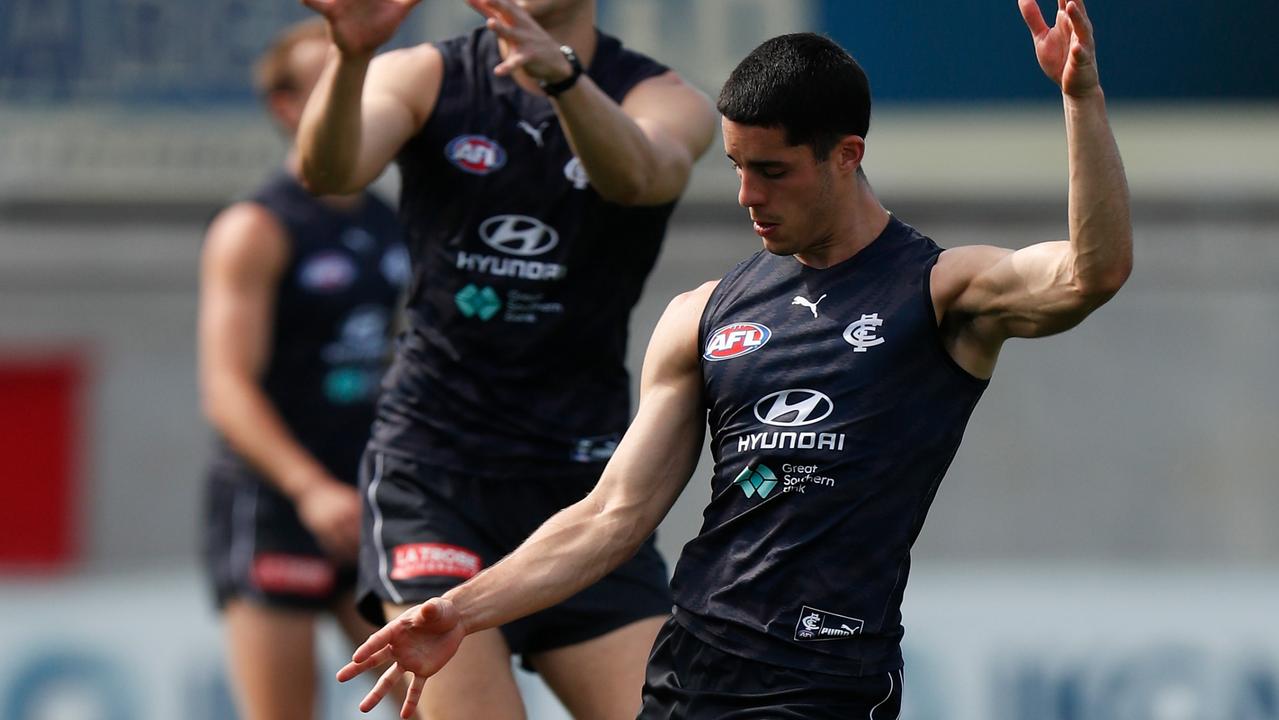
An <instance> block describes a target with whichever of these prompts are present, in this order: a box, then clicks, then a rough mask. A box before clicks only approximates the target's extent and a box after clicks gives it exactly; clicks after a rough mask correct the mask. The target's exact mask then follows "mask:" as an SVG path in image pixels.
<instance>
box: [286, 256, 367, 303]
mask: <svg viewBox="0 0 1279 720" xmlns="http://www.w3.org/2000/svg"><path fill="white" fill-rule="evenodd" d="M358 274H359V270H358V269H357V268H356V267H355V263H354V262H352V261H351V259H350V258H348V257H347V256H346V255H344V254H343V253H340V252H322V253H318V254H316V255H313V256H312V257H311V258H310V259H308V260H306V261H304V262H303V264H302V268H301V269H300V270H299V271H298V283H299V284H301V285H302V287H303V288H305V289H306V290H309V291H311V292H315V293H335V292H341V291H343V290H345V289H347V288H348V287H350V286H351V284H352V283H354V282H355V276H356V275H358Z"/></svg>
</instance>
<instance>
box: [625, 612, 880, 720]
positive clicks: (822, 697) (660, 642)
mask: <svg viewBox="0 0 1279 720" xmlns="http://www.w3.org/2000/svg"><path fill="white" fill-rule="evenodd" d="M902 682H903V676H902V671H901V670H894V671H892V672H887V673H879V674H876V675H867V676H865V677H850V676H845V675H827V674H825V673H816V672H810V671H804V670H796V669H793V668H788V667H782V666H780V665H772V664H769V663H765V662H760V661H758V660H750V659H747V658H744V657H741V656H739V655H733V654H730V653H726V652H723V651H721V650H718V649H716V648H714V647H712V646H711V645H708V644H707V643H705V642H703V641H702V640H700V639H698V638H697V637H695V636H694V635H693V634H692V633H690V632H688V630H686V629H685V628H684V626H683V625H680V624H679V622H677V621H676V620H675V619H674V618H672V619H670V620H668V621H666V624H665V625H664V626H662V630H661V632H659V633H658V634H657V641H656V642H655V643H654V644H653V654H652V656H650V657H649V659H648V672H647V674H646V676H645V678H644V707H643V709H642V710H641V711H640V715H639V717H640V720H896V718H897V717H898V715H899V714H900V713H901V703H902Z"/></svg>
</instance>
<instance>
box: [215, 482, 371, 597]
mask: <svg viewBox="0 0 1279 720" xmlns="http://www.w3.org/2000/svg"><path fill="white" fill-rule="evenodd" d="M206 490H207V495H206V498H205V528H204V564H205V569H206V572H207V573H208V575H209V579H210V580H211V581H212V584H213V592H214V598H215V600H216V602H217V606H218V608H219V609H221V608H223V607H224V606H225V605H226V603H227V601H228V600H231V599H232V598H237V597H240V598H244V599H246V600H251V601H253V602H256V603H258V604H261V605H266V606H270V607H278V608H292V609H299V610H328V609H330V608H331V607H332V606H333V604H334V602H335V601H337V600H338V599H339V598H341V597H343V596H348V595H349V594H350V593H351V591H352V589H353V588H354V587H355V568H354V567H353V566H345V567H344V566H341V565H338V564H337V563H335V562H334V561H333V560H332V559H331V558H329V556H328V555H327V554H326V553H325V552H324V551H323V550H322V549H321V548H320V545H319V543H318V542H317V541H316V539H315V536H314V535H312V534H311V532H310V531H309V530H307V529H306V527H304V526H303V525H302V521H301V520H300V519H299V518H298V514H297V512H296V511H295V510H294V509H293V503H292V502H290V501H289V499H288V498H286V497H285V496H284V495H282V494H280V493H279V492H278V491H277V490H275V488H273V487H271V486H270V485H267V484H266V481H264V480H262V479H260V478H258V477H257V476H256V475H255V474H253V473H250V472H247V471H235V470H228V469H218V468H215V469H214V470H212V471H211V472H210V473H209V479H208V483H207V486H206Z"/></svg>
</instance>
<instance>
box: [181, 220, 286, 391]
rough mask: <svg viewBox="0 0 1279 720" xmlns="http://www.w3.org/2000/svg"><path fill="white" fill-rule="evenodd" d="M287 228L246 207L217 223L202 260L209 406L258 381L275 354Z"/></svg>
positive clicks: (203, 361)
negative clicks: (278, 293)
mask: <svg viewBox="0 0 1279 720" xmlns="http://www.w3.org/2000/svg"><path fill="white" fill-rule="evenodd" d="M288 252H289V249H288V242H287V239H286V238H285V235H284V230H283V228H281V227H280V225H279V223H278V222H277V221H276V220H275V219H274V218H273V217H272V216H271V215H270V214H269V213H268V212H267V211H266V210H265V209H263V208H262V207H260V206H258V205H255V204H252V203H240V204H238V205H235V206H232V207H231V208H229V209H227V210H226V211H224V212H223V213H222V214H221V215H219V216H218V218H217V219H216V220H214V222H213V224H212V225H211V226H210V228H209V232H208V234H207V235H206V237H205V243H204V248H203V252H202V255H201V260H200V315H199V328H198V333H199V343H198V345H199V364H200V384H201V391H202V394H203V395H204V396H205V403H206V406H207V405H209V404H210V402H212V401H214V400H216V398H214V397H211V395H216V394H217V393H219V392H220V391H222V390H224V389H225V388H226V387H227V386H228V385H231V384H234V383H237V382H245V381H251V380H255V379H256V378H257V377H258V375H259V374H260V373H261V372H262V370H263V368H264V367H265V365H266V361H267V357H268V356H269V354H270V351H271V348H270V345H271V333H272V330H273V327H272V317H273V313H274V311H275V295H276V290H277V287H278V284H279V276H280V273H281V271H282V269H283V267H284V266H285V264H286V262H287V259H288Z"/></svg>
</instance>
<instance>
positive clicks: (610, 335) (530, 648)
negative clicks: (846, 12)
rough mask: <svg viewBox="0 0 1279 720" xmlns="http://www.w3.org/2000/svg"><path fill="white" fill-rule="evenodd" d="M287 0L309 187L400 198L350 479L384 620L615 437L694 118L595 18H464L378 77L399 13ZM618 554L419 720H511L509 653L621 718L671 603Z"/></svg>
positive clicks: (515, 630) (387, 61) (657, 582)
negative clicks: (380, 366)
mask: <svg viewBox="0 0 1279 720" xmlns="http://www.w3.org/2000/svg"><path fill="white" fill-rule="evenodd" d="M455 1H458V2H460V0H455ZM305 2H306V4H307V5H308V6H309V7H311V8H313V9H315V10H316V11H317V12H319V13H321V14H322V15H323V16H324V17H325V18H326V19H327V20H328V22H329V29H330V33H331V35H332V37H333V41H334V44H335V48H334V50H333V52H332V56H331V59H330V61H329V65H328V67H327V68H326V70H325V74H324V77H323V78H322V79H321V80H320V83H319V85H318V86H317V89H316V92H315V94H314V95H312V97H311V101H310V103H309V104H308V105H307V108H306V113H305V115H304V117H303V122H302V128H301V131H300V132H299V134H298V145H299V149H300V153H301V157H302V167H303V173H304V178H305V180H306V182H307V184H308V186H309V187H310V188H311V189H312V190H314V191H317V192H325V193H332V192H350V191H353V190H356V189H358V188H361V187H363V186H365V185H366V184H367V183H369V182H371V181H372V180H373V179H374V178H376V177H377V176H378V174H379V173H381V172H382V171H383V169H384V168H385V167H386V166H387V165H388V164H389V163H391V162H392V161H395V162H397V164H398V166H399V170H400V174H401V177H402V179H403V189H402V193H401V207H400V215H401V219H402V220H403V221H404V223H405V225H406V231H407V233H408V235H409V242H410V252H411V254H412V256H413V285H412V288H411V290H410V293H409V301H408V331H407V333H406V334H405V335H404V338H403V340H402V341H401V343H400V344H399V350H398V354H397V357H396V361H395V364H394V366H393V368H392V370H391V372H390V374H389V376H388V382H387V388H386V393H385V395H384V396H383V399H382V401H381V403H380V404H379V409H378V419H377V422H376V425H375V427H374V432H373V436H372V439H371V442H370V445H369V452H368V453H367V454H366V456H365V460H364V466H363V468H362V470H361V477H362V489H363V491H364V493H365V501H366V512H365V525H364V531H365V532H364V536H363V548H362V555H361V561H360V574H361V577H360V588H359V592H360V594H361V598H360V606H361V609H362V610H365V611H367V612H368V613H369V614H370V615H369V616H370V617H378V618H381V617H382V616H383V615H382V613H383V611H384V610H385V612H386V613H389V615H390V616H392V617H393V616H395V615H398V614H399V613H400V612H402V611H403V610H404V609H405V608H406V607H408V606H409V605H412V604H414V603H418V602H421V601H423V600H426V599H428V598H431V597H434V596H437V595H440V594H441V593H443V592H445V591H447V590H448V589H450V588H451V587H453V586H455V585H457V584H458V583H460V582H462V581H463V580H465V579H467V578H469V577H471V576H472V575H474V574H475V573H477V572H478V571H479V570H480V569H482V568H483V567H486V566H488V565H490V564H492V563H494V562H496V561H497V560H498V559H499V558H501V557H503V556H504V555H506V554H507V553H508V552H510V551H511V550H513V549H514V548H515V547H516V546H517V545H518V544H519V543H520V542H521V541H523V540H524V539H525V538H526V537H527V535H528V534H529V533H530V532H532V531H533V529H534V528H536V527H537V526H538V525H540V524H541V522H542V521H543V520H545V519H546V518H547V517H549V516H551V515H552V514H554V513H555V512H557V511H559V510H560V509H562V508H563V507H565V506H567V505H570V504H572V503H574V502H576V501H578V500H580V499H581V498H582V497H583V496H585V495H586V494H587V493H588V492H589V491H590V490H591V488H592V487H594V485H595V483H596V481H597V480H598V478H599V473H600V472H601V471H602V469H603V467H604V463H605V461H607V459H608V458H609V456H611V454H612V452H613V450H614V449H615V447H616V445H617V442H618V440H619V439H620V437H621V435H622V432H623V431H624V430H625V427H626V424H627V422H628V420H629V416H630V399H629V385H630V382H629V378H628V375H627V372H626V369H625V367H624V359H625V352H626V342H627V333H628V324H629V320H630V313H631V310H632V308H633V307H634V305H635V303H636V301H637V300H638V298H639V294H640V291H641V289H642V287H643V284H644V280H645V278H646V277H647V275H648V273H649V272H650V270H651V269H652V267H653V264H654V262H655V261H656V259H657V256H658V252H659V250H660V247H661V243H662V239H663V236H664V234H665V231H666V225H667V221H668V219H669V217H670V215H671V212H672V211H673V209H674V206H675V203H676V201H677V199H678V198H679V196H680V194H681V192H682V191H683V190H684V187H685V185H686V184H687V182H688V177H689V173H690V171H691V168H692V165H693V162H694V161H695V160H696V158H697V157H698V156H700V155H701V154H702V153H703V152H704V151H705V150H706V148H707V146H708V145H709V143H710V140H711V138H712V137H713V135H714V123H715V116H714V111H713V108H712V107H711V104H710V102H709V100H708V99H707V98H706V97H705V96H704V95H703V94H702V93H700V92H698V91H697V90H695V89H694V88H692V87H691V86H689V85H687V84H686V83H684V82H683V81H682V80H681V79H680V78H679V77H678V76H676V75H675V74H674V73H673V72H671V71H670V70H668V69H667V68H666V67H664V66H662V65H661V64H659V63H657V62H655V61H654V60H652V59H650V58H648V57H645V56H643V55H641V54H638V53H636V52H633V51H630V50H628V49H626V48H624V47H623V46H622V45H621V44H620V42H619V41H618V40H617V39H615V38H613V37H610V36H608V35H605V34H603V33H600V32H599V31H598V30H596V28H595V18H596V7H595V2H594V0H519V1H516V0H471V1H470V3H469V4H470V6H471V7H472V8H473V9H475V10H476V11H477V12H479V13H480V14H481V15H482V16H483V18H484V20H485V22H486V24H485V26H484V27H482V28H479V29H477V30H476V31H474V32H473V33H470V34H468V35H466V36H462V37H457V38H453V39H449V40H446V41H443V42H440V43H438V44H423V45H419V46H416V47H412V48H408V49H404V50H396V51H392V52H388V53H385V54H384V55H382V56H380V57H378V58H377V59H373V55H374V52H375V51H376V50H377V48H378V47H379V46H381V45H382V44H383V43H385V42H386V41H387V40H388V39H389V38H390V37H391V35H392V33H393V32H394V31H395V30H396V28H397V27H398V26H399V25H400V23H401V22H402V21H403V19H404V17H405V16H406V14H407V13H408V11H409V9H410V8H411V6H412V5H414V4H415V3H414V2H413V0H305ZM635 550H636V552H637V554H636V555H635V556H634V557H633V558H630V559H628V562H626V563H624V564H622V565H621V567H619V568H617V569H616V570H615V571H614V572H613V573H612V574H611V575H610V576H609V577H607V578H604V579H603V580H602V581H601V582H600V583H599V584H598V585H596V586H594V587H592V588H590V589H586V590H584V591H583V592H581V593H579V594H578V595H576V596H574V597H573V598H571V599H567V601H566V602H565V603H564V604H563V605H561V606H559V607H557V608H553V609H550V610H548V611H546V612H543V613H540V614H538V615H536V616H534V617H531V618H528V619H526V620H523V621H521V622H519V623H513V624H511V625H509V626H506V627H503V628H502V629H501V631H499V630H497V629H492V630H490V631H488V632H484V633H477V634H476V635H473V636H472V637H470V638H468V639H467V642H466V644H465V645H464V646H463V648H462V649H461V651H460V652H459V654H458V657H457V662H456V663H455V664H454V665H453V666H450V668H449V669H448V670H447V671H445V672H443V673H441V674H440V675H439V676H437V677H436V678H434V679H433V680H432V681H431V683H430V684H429V685H428V686H427V688H426V694H425V696H424V697H423V699H422V708H423V712H424V714H425V716H426V717H429V718H432V719H438V718H478V717H483V718H518V717H523V705H522V702H521V699H520V697H519V693H518V690H517V687H516V685H515V682H514V678H513V676H512V673H511V671H510V663H511V660H510V658H511V654H512V653H516V654H520V655H522V656H523V660H524V663H525V665H526V666H528V667H531V668H532V669H535V670H536V671H537V672H538V673H540V674H541V675H542V677H543V678H544V679H545V680H546V681H547V683H548V684H549V686H550V687H551V689H552V690H553V691H554V692H555V693H556V694H557V695H558V696H559V697H560V698H561V700H563V701H564V703H565V704H566V705H567V706H568V708H569V710H570V711H571V712H572V713H573V714H574V715H575V716H577V717H581V718H593V719H597V720H598V719H604V720H607V719H609V718H628V719H629V718H633V717H634V715H635V712H636V711H637V709H638V707H639V703H640V687H641V685H642V683H643V667H644V662H645V658H646V657H647V655H648V652H649V650H650V649H651V647H652V642H653V638H654V636H655V634H656V632H657V629H658V627H659V626H660V624H661V622H662V620H663V618H664V617H665V616H666V615H667V614H668V613H669V612H670V607H671V598H670V594H669V589H668V587H667V577H666V570H665V565H664V563H663V562H662V560H661V558H660V556H659V555H658V553H657V551H656V548H655V547H654V545H653V542H652V538H651V537H648V538H647V539H646V540H644V542H642V543H641V544H640V546H637V547H636V548H635ZM419 687H420V684H419Z"/></svg>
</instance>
